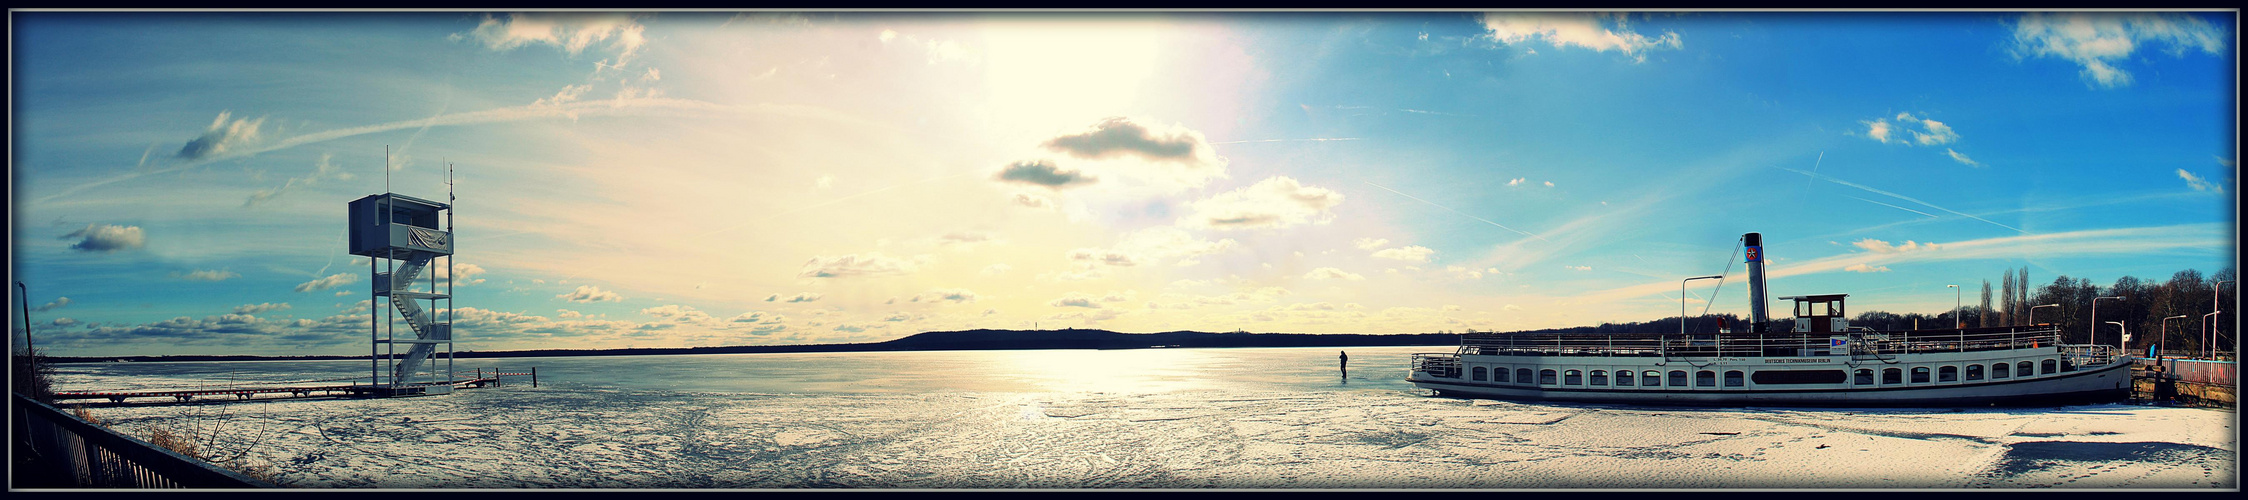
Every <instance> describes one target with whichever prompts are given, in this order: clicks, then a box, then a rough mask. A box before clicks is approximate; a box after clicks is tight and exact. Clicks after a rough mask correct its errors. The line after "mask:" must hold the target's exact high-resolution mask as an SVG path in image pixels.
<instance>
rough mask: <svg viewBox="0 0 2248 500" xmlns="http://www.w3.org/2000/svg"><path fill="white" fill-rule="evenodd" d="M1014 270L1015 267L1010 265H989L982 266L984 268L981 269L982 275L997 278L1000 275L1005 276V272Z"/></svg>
mask: <svg viewBox="0 0 2248 500" xmlns="http://www.w3.org/2000/svg"><path fill="white" fill-rule="evenodd" d="M1014 268H1015V266H1010V265H1006V264H992V265H989V266H984V268H983V275H984V276H998V275H1001V274H1006V273H1007V271H1009V270H1012V269H1014Z"/></svg>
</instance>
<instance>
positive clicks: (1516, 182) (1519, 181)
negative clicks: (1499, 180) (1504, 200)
mask: <svg viewBox="0 0 2248 500" xmlns="http://www.w3.org/2000/svg"><path fill="white" fill-rule="evenodd" d="M1529 180H1530V178H1528V177H1516V178H1514V180H1511V181H1506V185H1509V186H1520V185H1522V183H1523V182H1526V181H1529Z"/></svg>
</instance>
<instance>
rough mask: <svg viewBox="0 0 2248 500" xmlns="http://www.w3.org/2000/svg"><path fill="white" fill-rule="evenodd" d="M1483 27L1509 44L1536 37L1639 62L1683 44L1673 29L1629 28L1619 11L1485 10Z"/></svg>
mask: <svg viewBox="0 0 2248 500" xmlns="http://www.w3.org/2000/svg"><path fill="white" fill-rule="evenodd" d="M1610 25H1613V26H1614V27H1613V29H1611V28H1610ZM1483 28H1484V29H1485V30H1488V31H1489V32H1490V35H1491V38H1494V39H1497V40H1499V41H1501V42H1506V43H1510V44H1511V43H1517V42H1521V41H1524V40H1528V39H1531V38H1537V39H1541V40H1544V41H1545V42H1546V43H1549V44H1552V45H1553V46H1554V47H1556V48H1561V47H1568V46H1571V45H1574V46H1578V47H1584V48H1588V49H1592V50H1595V51H1600V52H1607V51H1610V50H1615V51H1620V52H1623V53H1624V54H1625V55H1629V56H1632V59H1633V60H1635V61H1641V62H1644V61H1646V60H1647V56H1646V54H1644V52H1646V51H1648V50H1653V49H1662V48H1670V49H1677V48H1680V47H1683V46H1684V44H1683V43H1681V42H1680V41H1679V38H1678V33H1675V32H1664V33H1663V34H1662V36H1658V37H1654V38H1648V37H1647V36H1646V35H1641V34H1639V33H1637V32H1634V31H1632V30H1631V28H1630V27H1629V26H1627V25H1626V23H1625V15H1624V14H1623V13H1614V14H1607V13H1597V12H1584V13H1579V12H1561V13H1548V12H1487V13H1484V14H1483Z"/></svg>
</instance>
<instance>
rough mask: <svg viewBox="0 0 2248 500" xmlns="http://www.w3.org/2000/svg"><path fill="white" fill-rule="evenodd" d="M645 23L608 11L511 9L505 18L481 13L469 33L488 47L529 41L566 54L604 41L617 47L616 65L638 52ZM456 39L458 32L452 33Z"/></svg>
mask: <svg viewBox="0 0 2248 500" xmlns="http://www.w3.org/2000/svg"><path fill="white" fill-rule="evenodd" d="M645 29H646V28H645V27H643V26H641V25H640V24H639V23H636V22H633V20H632V17H631V16H628V15H623V14H611V13H574V12H572V13H540V14H527V13H520V12H518V13H511V14H507V18H506V19H496V18H493V17H491V16H490V15H486V16H484V20H483V22H480V23H477V25H476V29H475V30H473V31H470V32H469V36H470V37H473V38H475V39H476V40H477V41H479V42H483V43H484V46H485V47H486V48H489V49H492V50H501V51H505V50H512V49H514V48H516V47H521V46H524V45H531V44H541V45H553V46H557V47H560V48H562V50H563V51H565V52H568V53H569V54H570V55H573V56H574V55H577V54H579V53H581V52H584V51H585V49H586V48H587V47H591V46H593V45H594V44H595V43H596V42H602V41H608V40H611V39H614V41H613V42H610V46H611V47H612V48H615V49H616V50H617V54H618V55H617V62H616V63H615V64H616V65H623V64H624V61H625V60H626V59H629V58H631V57H632V56H633V55H634V54H635V53H637V52H639V50H640V46H641V45H643V44H645V43H646V42H647V39H646V37H645V36H644V35H643V33H644V31H645ZM454 38H456V39H458V38H459V35H455V37H454Z"/></svg>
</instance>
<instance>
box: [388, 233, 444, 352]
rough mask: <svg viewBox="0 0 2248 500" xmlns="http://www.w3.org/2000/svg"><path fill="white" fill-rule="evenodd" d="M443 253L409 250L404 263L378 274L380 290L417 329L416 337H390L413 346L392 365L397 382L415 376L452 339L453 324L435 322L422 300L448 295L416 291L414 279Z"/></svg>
mask: <svg viewBox="0 0 2248 500" xmlns="http://www.w3.org/2000/svg"><path fill="white" fill-rule="evenodd" d="M440 255H441V254H438V253H436V252H425V251H420V250H413V251H408V252H406V254H405V258H404V259H400V261H401V262H402V263H401V265H399V266H398V268H397V269H396V270H394V271H392V272H389V273H381V274H378V275H376V278H375V280H376V286H377V289H378V290H380V291H379V292H378V293H379V294H381V295H385V296H389V297H390V305H391V307H392V308H394V309H397V310H398V315H399V316H400V317H401V318H403V319H405V320H406V326H407V327H409V328H411V329H413V331H414V340H398V339H392V340H391V342H392V343H396V344H412V345H413V347H411V348H408V349H407V350H406V357H405V358H403V359H400V360H399V361H398V363H397V365H396V366H395V367H393V368H392V371H391V374H390V376H391V380H392V381H393V383H394V384H396V383H404V382H407V381H408V379H410V378H412V376H413V375H414V374H415V372H416V371H417V370H420V369H421V364H422V362H423V361H426V360H428V359H429V356H430V354H432V353H435V352H436V351H437V344H443V343H447V342H451V341H452V329H451V328H450V326H451V325H448V324H444V323H437V322H435V321H432V318H431V316H430V314H428V312H426V311H423V310H422V307H421V301H423V300H435V299H443V298H447V295H445V294H442V293H434V292H417V291H414V290H413V287H414V280H415V278H418V277H420V276H421V271H422V269H424V268H427V267H429V263H430V262H431V261H433V260H436V258H437V257H438V256H440ZM431 287H432V288H434V287H435V284H434V283H433V284H431Z"/></svg>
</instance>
